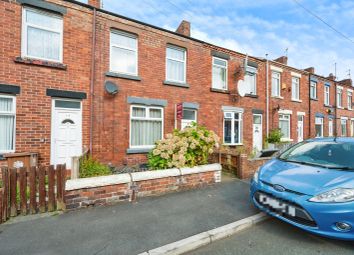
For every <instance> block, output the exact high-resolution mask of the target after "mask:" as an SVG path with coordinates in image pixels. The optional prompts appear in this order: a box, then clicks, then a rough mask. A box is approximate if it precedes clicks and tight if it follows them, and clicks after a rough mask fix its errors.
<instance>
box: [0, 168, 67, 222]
mask: <svg viewBox="0 0 354 255" xmlns="http://www.w3.org/2000/svg"><path fill="white" fill-rule="evenodd" d="M1 176H2V179H1V183H2V185H1V188H0V223H2V222H5V221H7V220H8V219H9V218H10V217H15V216H17V215H19V214H21V215H27V214H35V213H43V212H47V211H48V212H51V211H55V210H63V209H65V202H64V195H65V194H64V193H65V179H66V167H65V165H57V167H56V169H54V167H53V166H49V167H45V166H43V167H30V168H7V167H2V168H1Z"/></svg>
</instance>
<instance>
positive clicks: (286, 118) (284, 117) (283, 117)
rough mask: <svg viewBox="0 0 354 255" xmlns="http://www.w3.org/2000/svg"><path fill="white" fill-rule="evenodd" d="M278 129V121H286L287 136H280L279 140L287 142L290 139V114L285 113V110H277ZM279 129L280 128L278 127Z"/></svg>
mask: <svg viewBox="0 0 354 255" xmlns="http://www.w3.org/2000/svg"><path fill="white" fill-rule="evenodd" d="M278 114H279V121H278V122H279V123H278V126H279V129H280V121H287V122H288V125H289V137H285V136H284V137H282V138H281V141H282V142H288V141H292V139H291V114H290V113H286V112H279V113H278ZM280 130H281V129H280Z"/></svg>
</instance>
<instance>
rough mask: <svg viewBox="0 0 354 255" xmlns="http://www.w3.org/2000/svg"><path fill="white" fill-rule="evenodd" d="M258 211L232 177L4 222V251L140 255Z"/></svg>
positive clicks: (0, 233) (0, 229)
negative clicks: (166, 192)
mask: <svg viewBox="0 0 354 255" xmlns="http://www.w3.org/2000/svg"><path fill="white" fill-rule="evenodd" d="M256 213H258V211H257V210H256V209H255V208H254V207H253V206H252V205H251V204H250V203H249V184H248V183H245V182H241V181H238V180H236V179H233V180H231V181H228V182H225V183H220V184H216V185H213V186H209V187H206V188H203V189H199V190H194V191H185V192H179V193H174V194H169V195H164V196H160V197H149V198H143V199H140V200H139V201H138V203H133V204H132V203H120V204H117V205H114V206H107V207H96V208H91V209H83V210H80V211H75V212H70V213H65V214H62V215H57V216H51V217H47V218H41V219H36V220H31V221H26V222H20V223H14V224H5V225H0V254H2V255H6V254H11V255H17V254H70V255H73V254H122V255H130V254H134V255H136V254H139V253H141V252H143V251H146V250H149V249H153V248H157V247H159V246H162V245H165V244H168V243H171V242H175V241H178V240H180V239H183V238H186V237H189V236H192V235H195V234H198V233H200V232H203V231H207V230H210V229H213V228H216V227H220V226H223V225H225V224H228V223H231V222H234V221H236V220H239V219H242V218H245V217H248V216H251V215H254V214H256Z"/></svg>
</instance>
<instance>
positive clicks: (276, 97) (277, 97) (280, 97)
mask: <svg viewBox="0 0 354 255" xmlns="http://www.w3.org/2000/svg"><path fill="white" fill-rule="evenodd" d="M272 98H275V99H284V97H282V96H272Z"/></svg>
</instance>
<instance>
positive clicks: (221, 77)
mask: <svg viewBox="0 0 354 255" xmlns="http://www.w3.org/2000/svg"><path fill="white" fill-rule="evenodd" d="M212 87H213V88H214V89H222V90H227V60H225V59H221V58H216V57H213V84H212Z"/></svg>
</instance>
